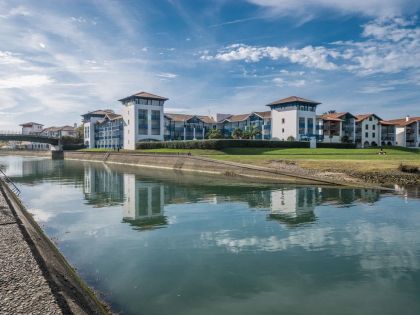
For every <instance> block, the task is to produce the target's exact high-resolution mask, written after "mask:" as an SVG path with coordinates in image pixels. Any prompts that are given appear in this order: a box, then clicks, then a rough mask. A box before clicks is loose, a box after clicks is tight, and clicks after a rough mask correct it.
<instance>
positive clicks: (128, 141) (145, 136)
mask: <svg viewBox="0 0 420 315" xmlns="http://www.w3.org/2000/svg"><path fill="white" fill-rule="evenodd" d="M167 100H168V99H167V98H166V97H162V96H158V95H155V94H151V93H148V92H140V93H137V94H133V95H130V96H127V97H125V98H123V99H120V100H119V101H120V102H121V103H122V105H124V106H123V114H122V117H123V123H124V140H123V141H124V148H125V149H129V150H134V149H135V148H136V143H137V142H139V141H149V140H159V141H162V140H164V113H163V106H164V103H165V102H166V101H167Z"/></svg>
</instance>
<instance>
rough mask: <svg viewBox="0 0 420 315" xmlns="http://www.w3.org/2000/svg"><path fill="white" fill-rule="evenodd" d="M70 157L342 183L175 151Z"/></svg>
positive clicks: (262, 178) (268, 179)
mask: <svg viewBox="0 0 420 315" xmlns="http://www.w3.org/2000/svg"><path fill="white" fill-rule="evenodd" d="M64 158H65V159H67V160H83V161H94V162H103V163H110V164H124V165H132V166H140V167H147V168H156V169H167V170H178V171H181V172H196V173H202V174H207V175H218V176H225V177H230V178H235V179H241V180H242V179H243V180H247V181H257V182H270V183H287V184H289V183H290V184H304V185H306V184H317V185H338V184H339V183H336V182H333V181H329V180H326V179H321V178H316V177H309V176H301V175H296V174H292V173H288V172H286V171H284V172H283V171H279V170H274V169H269V168H266V167H259V166H253V165H245V164H239V163H234V162H227V161H218V160H212V159H209V158H205V157H199V156H189V155H175V154H140V153H127V152H121V153H117V152H115V153H99V152H71V151H67V152H65V153H64Z"/></svg>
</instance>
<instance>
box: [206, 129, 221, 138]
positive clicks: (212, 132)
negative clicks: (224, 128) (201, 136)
mask: <svg viewBox="0 0 420 315" xmlns="http://www.w3.org/2000/svg"><path fill="white" fill-rule="evenodd" d="M207 138H208V139H223V135H222V133H221V132H220V130H219V129H211V130H210V131H209V132H208V133H207Z"/></svg>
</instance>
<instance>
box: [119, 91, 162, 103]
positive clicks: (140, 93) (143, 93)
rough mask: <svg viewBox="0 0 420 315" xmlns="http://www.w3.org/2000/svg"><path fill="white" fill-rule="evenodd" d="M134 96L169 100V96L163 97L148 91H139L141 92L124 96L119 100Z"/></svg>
mask: <svg viewBox="0 0 420 315" xmlns="http://www.w3.org/2000/svg"><path fill="white" fill-rule="evenodd" d="M132 97H140V98H148V99H153V100H161V101H167V100H168V98H166V97H163V96H159V95H156V94H152V93H148V92H139V93H136V94H133V95H130V96H127V97H124V98H122V99H120V100H118V101H120V102H122V101H125V100H126V99H129V98H132Z"/></svg>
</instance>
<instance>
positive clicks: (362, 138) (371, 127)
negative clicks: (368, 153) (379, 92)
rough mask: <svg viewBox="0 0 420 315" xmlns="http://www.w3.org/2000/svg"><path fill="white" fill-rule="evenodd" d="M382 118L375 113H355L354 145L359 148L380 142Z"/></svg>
mask: <svg viewBox="0 0 420 315" xmlns="http://www.w3.org/2000/svg"><path fill="white" fill-rule="evenodd" d="M381 121H382V119H381V118H380V117H379V116H377V115H375V114H363V115H356V145H357V146H358V147H360V148H366V147H370V146H372V147H376V146H378V145H381V144H382V141H381V124H380V122H381Z"/></svg>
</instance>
